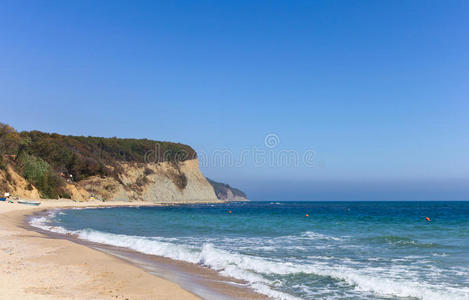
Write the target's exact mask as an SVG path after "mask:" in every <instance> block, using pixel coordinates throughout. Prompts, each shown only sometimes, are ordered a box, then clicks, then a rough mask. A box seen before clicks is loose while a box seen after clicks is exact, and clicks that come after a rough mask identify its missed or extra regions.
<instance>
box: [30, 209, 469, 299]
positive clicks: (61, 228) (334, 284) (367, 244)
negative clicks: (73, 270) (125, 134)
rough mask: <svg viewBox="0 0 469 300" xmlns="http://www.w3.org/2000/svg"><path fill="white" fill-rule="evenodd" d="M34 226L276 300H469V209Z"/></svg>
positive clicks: (117, 213) (196, 214)
mask: <svg viewBox="0 0 469 300" xmlns="http://www.w3.org/2000/svg"><path fill="white" fill-rule="evenodd" d="M30 224H31V225H32V226H35V227H37V228H40V229H41V230H47V231H50V232H55V233H57V234H66V235H72V236H74V237H76V238H77V239H79V240H83V241H89V242H93V243H98V244H105V245H110V246H116V247H120V248H125V249H129V250H133V251H136V252H139V253H144V254H148V255H155V256H160V257H161V256H162V257H166V258H169V259H172V260H177V261H183V262H188V263H191V264H197V265H199V266H203V267H205V268H209V269H212V270H215V271H217V272H219V273H220V274H221V275H223V276H226V278H233V279H237V280H241V281H243V282H244V284H245V285H246V286H247V287H249V288H251V289H253V290H254V291H256V292H257V293H260V294H264V295H267V296H268V297H270V298H272V299H432V300H434V299H452V300H455V299H469V202H456V201H454V202H453V201H446V202H434V201H427V202H426V201H405V202H404V201H403V202H392V201H386V202H371V201H367V202H347V201H344V202H293V201H285V202H269V201H263V202H239V203H224V204H194V205H176V206H157V207H114V208H92V209H91V208H90V209H62V210H51V211H48V212H47V214H45V215H44V214H43V215H37V216H35V217H33V218H32V219H30Z"/></svg>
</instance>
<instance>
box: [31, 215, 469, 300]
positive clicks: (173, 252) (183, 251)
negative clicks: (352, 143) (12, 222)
mask: <svg viewBox="0 0 469 300" xmlns="http://www.w3.org/2000/svg"><path fill="white" fill-rule="evenodd" d="M56 214H57V211H51V212H50V213H49V214H48V215H47V216H41V217H36V218H33V219H31V221H30V224H31V225H32V226H35V227H37V228H41V229H43V230H49V231H53V232H57V233H61V234H73V235H75V236H77V237H78V238H79V239H83V240H88V241H91V242H96V243H101V244H108V245H112V246H117V247H124V248H128V249H132V250H135V251H138V252H141V253H145V254H150V255H158V256H164V257H167V258H171V259H175V260H180V261H185V262H190V263H194V264H199V265H202V266H205V267H208V268H211V269H213V270H216V271H218V272H219V273H220V274H222V275H225V276H230V277H233V278H236V279H241V280H244V281H247V282H248V283H249V285H250V286H251V287H252V288H253V289H254V290H256V291H257V292H259V293H262V294H265V295H267V296H269V297H272V298H275V299H285V300H293V299H295V300H296V299H298V298H296V297H294V296H292V295H289V294H286V293H283V292H279V291H276V290H274V289H273V288H272V286H275V285H277V286H278V282H274V281H272V280H269V279H267V278H269V277H270V278H271V276H272V275H277V276H290V275H293V274H304V275H314V276H322V277H328V278H331V279H333V280H336V281H339V282H343V283H345V284H347V285H348V286H350V288H352V289H353V290H355V291H357V292H366V293H370V294H375V295H380V296H394V297H395V296H397V297H414V298H418V299H469V291H466V290H463V289H456V288H449V287H444V286H435V285H430V284H427V283H424V282H418V281H411V280H409V279H406V280H400V279H396V278H395V277H393V276H387V277H383V270H382V269H377V268H376V269H373V268H363V269H355V268H352V267H350V266H346V265H345V264H325V263H324V262H320V261H315V260H310V261H308V262H307V263H306V262H305V263H299V262H298V263H297V262H295V263H292V262H285V261H279V260H274V259H268V258H264V257H259V256H254V255H246V254H240V253H236V252H233V251H227V250H223V249H219V248H217V247H216V246H215V245H213V244H212V243H205V244H203V245H202V246H187V245H181V244H177V243H172V242H168V241H167V240H165V239H162V238H151V237H142V236H131V235H123V234H113V233H107V232H101V231H96V230H93V229H82V230H76V231H70V230H66V229H65V228H63V227H60V226H52V225H48V222H49V221H50V218H53V217H54V216H55V215H56ZM303 235H304V236H305V237H307V238H318V237H319V238H321V239H324V238H325V237H324V236H322V235H319V236H317V234H316V233H312V232H305V233H304V234H303ZM328 238H330V237H328V236H326V238H325V239H328Z"/></svg>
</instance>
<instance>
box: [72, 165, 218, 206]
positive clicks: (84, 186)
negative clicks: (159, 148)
mask: <svg viewBox="0 0 469 300" xmlns="http://www.w3.org/2000/svg"><path fill="white" fill-rule="evenodd" d="M121 167H122V169H123V172H122V173H121V174H120V175H119V178H118V179H115V178H112V177H99V176H93V177H90V178H88V179H85V180H82V181H80V182H79V183H78V184H69V186H68V187H67V189H68V190H69V191H70V193H71V195H72V198H75V199H76V200H81V201H83V200H87V199H89V198H91V197H94V198H97V199H104V200H105V201H148V202H158V203H161V202H172V203H174V202H215V201H218V199H217V196H216V195H215V192H214V190H213V187H212V186H211V185H210V183H209V182H208V181H207V179H206V178H205V177H204V176H203V175H202V173H201V172H200V170H199V164H198V160H197V159H192V160H186V161H183V162H177V163H173V162H160V163H152V164H139V163H122V164H121Z"/></svg>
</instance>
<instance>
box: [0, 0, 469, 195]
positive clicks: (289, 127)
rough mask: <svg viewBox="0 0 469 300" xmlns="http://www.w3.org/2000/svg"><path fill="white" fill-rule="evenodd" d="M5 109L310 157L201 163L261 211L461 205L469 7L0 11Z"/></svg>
mask: <svg viewBox="0 0 469 300" xmlns="http://www.w3.org/2000/svg"><path fill="white" fill-rule="evenodd" d="M0 103H1V107H2V110H1V111H2V117H1V121H2V122H5V123H9V124H10V125H12V126H13V127H15V128H17V129H18V130H32V129H38V130H42V131H48V132H58V133H62V134H74V135H95V136H108V137H110V136H118V137H136V138H144V137H145V138H151V139H158V140H169V141H179V142H183V143H187V144H190V145H191V146H193V147H194V148H195V149H196V150H197V151H198V152H199V153H206V154H207V156H209V157H210V155H212V156H213V153H214V152H216V151H220V150H224V151H226V150H229V151H231V152H232V153H233V157H234V160H236V161H238V160H239V159H240V153H242V151H245V150H249V151H251V152H252V149H253V148H255V149H261V150H264V151H271V152H272V153H273V156H274V157H275V156H278V155H279V152H280V151H284V150H293V151H296V152H297V153H299V154H300V155H302V154H303V153H305V151H309V150H314V162H315V164H314V166H312V167H311V166H310V165H308V166H306V165H304V164H303V163H300V164H299V165H298V166H297V167H291V166H287V165H278V164H277V165H276V164H275V163H274V164H268V163H267V164H264V165H256V164H255V163H254V161H253V159H252V158H248V159H246V161H244V162H242V163H238V164H237V165H236V166H231V165H229V164H225V165H217V164H216V163H213V164H210V163H206V164H204V166H203V167H202V169H203V172H204V173H205V174H206V175H207V176H209V177H213V178H214V179H219V180H222V181H225V182H229V183H231V184H233V185H237V186H239V187H241V188H243V189H245V190H246V191H247V192H248V193H249V194H251V195H253V196H252V197H253V198H255V199H256V200H262V199H266V198H269V199H270V198H272V199H273V198H275V197H277V198H282V197H283V198H285V195H286V194H288V195H289V196H290V197H293V198H295V196H294V195H296V194H295V193H297V196H298V198H301V199H314V200H316V199H318V200H320V199H331V200H339V199H343V200H347V199H357V200H360V199H366V200H371V199H376V200H380V199H386V200H388V199H389V198H392V199H410V198H413V199H417V198H418V199H469V187H468V186H469V2H468V1H302V2H298V1H164V2H159V1H134V2H132V1H2V2H1V3H0ZM271 133H273V134H275V135H276V136H277V137H278V140H277V141H279V144H278V145H276V147H274V148H267V147H265V145H264V138H265V136H266V135H267V134H271ZM267 153H270V152H267ZM274 187H275V188H274ZM273 191H277V192H275V193H274V194H275V195H273ZM282 191H283V192H284V194H282ZM279 195H280V196H279ZM277 200H281V199H277Z"/></svg>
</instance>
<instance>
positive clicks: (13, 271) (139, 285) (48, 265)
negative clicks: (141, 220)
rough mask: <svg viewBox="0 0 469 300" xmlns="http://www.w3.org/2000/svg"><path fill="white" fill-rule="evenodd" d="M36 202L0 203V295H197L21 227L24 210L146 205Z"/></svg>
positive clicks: (109, 257) (97, 253) (105, 256)
mask: <svg viewBox="0 0 469 300" xmlns="http://www.w3.org/2000/svg"><path fill="white" fill-rule="evenodd" d="M41 202H42V203H41V205H40V206H39V207H31V206H28V205H22V204H17V203H7V202H0V240H1V246H0V261H1V262H2V264H1V265H2V267H1V270H0V298H1V299H173V300H174V299H200V298H199V297H197V296H195V295H194V294H192V293H190V292H188V291H186V290H184V289H183V288H181V287H180V286H178V285H177V284H175V283H173V282H170V281H168V280H165V279H162V278H159V277H157V276H154V275H152V274H149V273H147V272H145V271H144V270H142V269H140V268H138V267H136V266H133V265H132V264H129V263H127V262H125V261H123V260H121V259H119V258H116V257H114V256H112V255H108V254H106V253H103V252H100V251H97V250H94V249H91V248H89V247H86V246H83V245H79V244H76V243H73V242H71V241H69V240H65V239H56V238H51V237H48V236H45V235H43V234H41V233H38V232H34V231H30V230H27V229H26V228H25V226H24V217H25V216H26V215H28V214H32V213H34V212H37V211H40V210H44V209H47V208H58V207H91V206H111V205H112V206H128V205H150V204H148V203H129V202H113V203H111V204H109V203H103V202H98V201H96V202H74V201H70V200H41ZM152 205H154V204H152Z"/></svg>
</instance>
